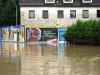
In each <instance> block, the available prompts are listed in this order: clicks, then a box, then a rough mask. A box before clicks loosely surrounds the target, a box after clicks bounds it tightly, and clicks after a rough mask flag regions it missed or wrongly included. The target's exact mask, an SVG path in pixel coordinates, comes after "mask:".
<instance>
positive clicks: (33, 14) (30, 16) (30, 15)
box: [29, 10, 35, 18]
mask: <svg viewBox="0 0 100 75" xmlns="http://www.w3.org/2000/svg"><path fill="white" fill-rule="evenodd" d="M29 18H35V11H34V10H29Z"/></svg>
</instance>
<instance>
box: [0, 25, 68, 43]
mask: <svg viewBox="0 0 100 75" xmlns="http://www.w3.org/2000/svg"><path fill="white" fill-rule="evenodd" d="M65 31H66V29H65V28H63V27H62V28H56V27H55V28H53V27H50V28H49V27H34V26H1V27H0V41H2V42H34V41H35V42H36V41H48V42H54V43H55V42H58V41H62V42H64V41H65V40H64V37H63V34H64V32H65Z"/></svg>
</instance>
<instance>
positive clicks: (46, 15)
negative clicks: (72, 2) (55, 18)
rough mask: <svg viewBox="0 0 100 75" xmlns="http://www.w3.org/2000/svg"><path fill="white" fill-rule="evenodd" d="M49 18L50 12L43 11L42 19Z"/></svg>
mask: <svg viewBox="0 0 100 75" xmlns="http://www.w3.org/2000/svg"><path fill="white" fill-rule="evenodd" d="M48 16H49V14H48V10H43V13H42V18H44V19H47V18H48Z"/></svg>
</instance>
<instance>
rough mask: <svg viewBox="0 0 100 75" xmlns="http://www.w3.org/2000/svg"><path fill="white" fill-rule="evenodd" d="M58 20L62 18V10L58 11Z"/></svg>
mask: <svg viewBox="0 0 100 75" xmlns="http://www.w3.org/2000/svg"><path fill="white" fill-rule="evenodd" d="M58 18H64V12H63V10H58Z"/></svg>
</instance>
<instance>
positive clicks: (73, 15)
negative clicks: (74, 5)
mask: <svg viewBox="0 0 100 75" xmlns="http://www.w3.org/2000/svg"><path fill="white" fill-rule="evenodd" d="M70 18H76V10H70Z"/></svg>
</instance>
